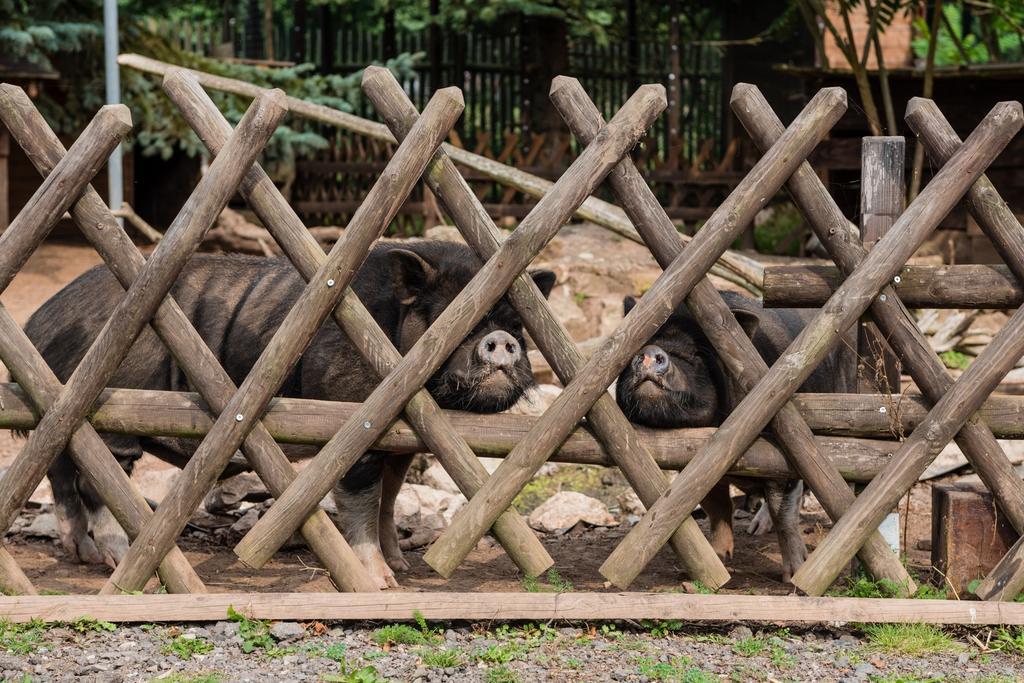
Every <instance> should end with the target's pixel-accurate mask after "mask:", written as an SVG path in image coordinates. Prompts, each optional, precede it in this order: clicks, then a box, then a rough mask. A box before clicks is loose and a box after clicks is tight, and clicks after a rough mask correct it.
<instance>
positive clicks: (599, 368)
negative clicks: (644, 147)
mask: <svg viewBox="0 0 1024 683" xmlns="http://www.w3.org/2000/svg"><path fill="white" fill-rule="evenodd" d="M556 97H557V95H556ZM845 105H846V96H845V93H844V92H843V91H842V90H841V89H838V88H834V89H825V90H822V91H821V92H820V93H819V94H818V95H817V96H816V97H815V98H814V99H813V100H812V101H811V102H810V103H809V104H808V105H807V107H806V108H805V110H804V111H803V113H801V115H800V116H799V117H798V118H797V120H796V121H795V122H794V123H793V125H792V126H791V127H790V129H789V130H788V131H787V133H786V136H785V139H784V140H783V141H780V143H779V145H778V146H777V148H776V149H774V150H773V152H774V153H770V154H768V155H766V156H765V157H764V158H762V159H761V161H760V162H758V165H757V166H755V167H754V169H753V170H752V171H751V173H749V174H748V175H747V176H746V178H744V180H743V181H741V182H740V184H739V185H738V186H737V188H736V189H735V190H734V191H733V192H732V193H731V194H730V196H729V198H728V199H727V200H726V201H725V202H724V203H723V204H722V205H721V206H720V207H719V209H718V210H717V211H716V212H715V214H714V215H713V216H712V217H711V218H710V219H709V221H708V223H707V224H705V228H702V229H701V230H700V232H698V233H697V236H695V237H694V238H693V240H691V241H690V245H689V247H687V249H686V252H685V256H684V257H681V258H678V259H676V261H674V262H673V263H672V266H671V267H669V268H668V269H667V270H666V271H665V272H664V273H663V274H662V275H661V277H659V278H658V280H657V281H656V282H655V283H654V285H653V286H652V287H651V288H650V289H649V290H648V291H647V293H646V294H644V296H643V298H641V300H640V302H639V303H638V304H637V305H636V307H635V308H634V309H633V310H632V311H630V313H629V315H627V316H626V318H625V320H624V321H623V322H622V323H621V324H620V325H619V326H618V327H617V328H616V330H615V331H614V332H613V333H612V334H611V335H610V336H609V338H608V340H607V341H606V342H605V343H604V344H603V345H602V346H601V347H600V348H599V349H598V350H597V351H596V352H595V353H594V355H592V356H591V357H590V359H589V360H588V361H587V363H586V365H584V367H583V368H582V369H581V370H580V372H579V373H578V374H577V376H576V379H575V380H573V382H571V383H570V384H569V386H567V387H566V389H565V391H564V392H562V394H561V395H560V396H559V397H558V398H557V399H556V400H555V402H554V403H553V404H552V405H551V406H550V407H549V408H548V410H547V411H546V412H545V413H544V416H543V417H542V418H541V419H540V420H539V421H538V422H537V424H536V425H535V426H534V428H533V429H532V430H531V431H530V433H529V434H528V435H527V436H526V438H524V439H523V440H522V441H521V442H520V443H519V444H518V445H517V446H516V449H515V450H514V451H513V452H512V453H510V454H509V456H508V458H506V459H505V461H504V462H503V463H502V464H501V465H500V466H499V467H498V470H497V471H496V472H495V473H494V475H493V476H492V477H491V478H490V479H489V480H488V481H487V484H486V485H485V486H484V488H483V489H481V491H480V493H478V494H477V495H476V496H475V497H474V498H473V499H472V500H471V501H469V504H468V505H467V506H466V507H464V508H463V509H462V510H460V511H459V512H458V513H456V515H455V517H454V518H453V520H452V524H451V526H449V528H448V530H447V531H446V532H445V533H444V534H443V535H442V536H441V538H440V539H439V540H438V541H437V542H436V543H435V544H434V546H433V547H432V548H431V549H430V552H432V553H436V554H437V556H441V555H443V554H446V553H450V554H451V555H452V556H453V559H455V560H457V561H460V562H461V561H462V559H464V558H465V556H466V555H467V554H468V553H469V551H470V550H471V549H472V548H473V546H474V545H475V544H476V542H477V540H478V539H479V538H480V536H482V535H483V533H484V532H486V530H487V526H488V525H489V524H490V522H491V520H493V515H494V514H495V512H497V511H498V510H499V509H500V507H501V506H503V505H508V503H509V502H511V501H512V500H513V499H514V498H515V496H516V494H517V493H518V492H519V491H520V490H521V489H522V487H523V486H524V485H525V484H526V483H527V482H528V481H529V480H530V478H531V477H532V476H533V475H534V473H535V472H536V471H537V469H538V468H539V467H540V466H541V465H542V464H543V463H544V461H545V460H547V457H548V456H549V455H550V454H551V453H552V452H553V451H554V450H555V448H557V447H558V445H559V444H560V443H561V442H562V441H563V440H564V439H565V437H566V436H567V435H568V434H569V433H570V432H571V431H572V429H573V427H574V426H575V424H576V423H577V422H578V421H579V420H580V418H581V417H583V415H584V414H586V412H587V411H588V410H589V409H590V408H591V406H592V405H593V404H594V403H595V402H596V401H597V399H598V398H599V397H600V396H601V394H603V393H604V392H605V390H606V388H607V387H608V385H609V384H611V382H612V381H613V380H614V379H615V377H616V376H617V375H618V374H619V372H620V370H621V369H622V368H623V367H624V366H625V365H626V363H627V362H628V361H629V359H630V358H632V356H633V355H634V354H635V353H636V352H637V351H638V350H639V349H640V347H641V346H643V345H644V344H645V343H647V340H649V339H650V338H651V337H652V336H653V335H654V333H655V332H656V331H657V330H658V328H660V327H661V325H662V324H663V323H664V322H665V320H666V319H667V318H668V317H669V315H670V314H671V312H672V311H673V310H675V308H676V306H678V305H679V303H681V301H682V299H683V297H684V296H685V295H686V294H688V293H689V292H690V290H691V289H692V288H693V286H694V285H695V284H696V283H697V282H698V281H699V280H700V279H701V278H702V277H703V276H704V274H705V273H706V272H707V271H708V269H709V268H710V267H711V264H712V263H714V261H715V260H716V259H717V258H718V256H719V255H720V254H721V253H722V252H723V251H724V250H725V249H726V247H728V246H729V244H730V243H731V242H732V240H733V239H735V237H736V236H737V235H738V234H739V232H740V231H741V230H742V229H743V228H744V227H745V226H746V225H747V224H748V223H749V221H750V220H752V219H753V216H754V214H755V213H756V212H757V211H758V210H760V208H761V207H762V206H764V204H765V202H767V200H768V199H769V198H770V197H771V196H772V195H773V194H774V193H775V192H776V191H777V189H778V188H779V187H781V186H782V183H783V182H784V181H785V179H786V178H787V177H788V176H789V175H790V174H791V173H792V172H793V169H795V168H796V166H797V165H798V163H799V161H800V160H802V159H803V158H804V156H806V155H807V154H810V151H811V149H813V147H814V145H816V144H817V142H818V141H819V140H820V139H821V137H822V136H823V135H824V133H825V131H827V130H828V129H829V128H830V127H831V126H832V125H833V124H834V123H835V121H836V120H837V119H838V118H839V116H840V115H841V114H842V111H843V110H844V108H845ZM601 142H602V136H601V134H598V136H597V138H596V140H595V141H594V143H592V144H591V145H589V146H588V147H587V148H586V149H585V150H584V152H583V155H582V156H581V157H580V158H581V159H582V158H584V156H586V155H588V154H591V153H593V152H594V150H599V149H600V143H601ZM618 160H619V158H618V157H616V159H615V163H616V165H617V162H618ZM565 177H566V176H563V177H562V180H564V179H565ZM559 182H562V181H559ZM520 229H522V228H521V227H520ZM517 232H518V231H517ZM513 238H514V235H513V237H512V238H509V241H508V242H506V245H507V244H509V243H510V242H511V241H512V239H513ZM766 422H767V420H766ZM762 426H763V425H762ZM688 469H689V468H688ZM677 479H678V477H677ZM719 479H721V476H720V475H719V476H718V477H717V478H716V479H715V481H716V482H717V481H718V480H719ZM709 488H710V487H709ZM669 490H670V491H671V490H672V487H671V486H670V487H669ZM705 493H706V491H705ZM660 500H664V496H663V497H662V498H661V499H660ZM654 507H657V504H655V506H654ZM695 507H696V503H695V504H694V505H692V506H690V507H689V508H687V509H686V510H685V511H684V510H682V509H681V508H680V509H679V510H677V511H679V512H682V513H683V514H682V515H681V516H680V517H679V518H678V520H677V523H676V524H675V525H673V526H672V528H671V529H668V530H667V531H668V533H667V534H666V535H665V539H666V540H667V539H668V537H669V536H671V535H672V533H673V532H674V531H675V530H676V529H677V528H678V527H679V524H681V523H682V522H683V521H684V520H685V519H686V517H687V516H688V515H689V514H690V511H692V510H693V509H694V508H695ZM651 509H653V507H652V508H651ZM659 547H660V546H659Z"/></svg>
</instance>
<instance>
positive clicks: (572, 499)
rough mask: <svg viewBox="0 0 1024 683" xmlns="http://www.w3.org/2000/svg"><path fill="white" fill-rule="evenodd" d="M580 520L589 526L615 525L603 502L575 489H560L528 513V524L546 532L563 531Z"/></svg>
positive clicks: (615, 522)
mask: <svg viewBox="0 0 1024 683" xmlns="http://www.w3.org/2000/svg"><path fill="white" fill-rule="evenodd" d="M580 522H584V523H585V524H589V525H590V526H616V525H617V524H618V522H617V521H616V520H615V517H614V516H612V514H611V513H610V512H608V508H607V507H606V506H605V504H604V503H602V502H601V501H599V500H597V499H596V498H591V497H590V496H585V495H583V494H582V493H577V492H575V491H562V492H560V493H556V494H555V495H553V496H551V497H550V498H548V499H547V500H546V501H544V502H543V503H542V504H541V505H540V506H539V507H538V508H537V509H536V510H534V511H533V512H532V513H530V518H529V523H530V526H531V527H533V528H534V529H537V530H538V531H544V532H547V533H563V532H565V531H567V530H569V529H571V528H573V527H574V526H576V525H577V524H579V523H580Z"/></svg>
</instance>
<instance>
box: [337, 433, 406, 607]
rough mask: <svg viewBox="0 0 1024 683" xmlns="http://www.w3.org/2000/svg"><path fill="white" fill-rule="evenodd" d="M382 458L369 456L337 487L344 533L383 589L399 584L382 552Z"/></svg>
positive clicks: (371, 454)
mask: <svg viewBox="0 0 1024 683" xmlns="http://www.w3.org/2000/svg"><path fill="white" fill-rule="evenodd" d="M382 461H383V458H382V456H381V454H379V453H367V454H365V455H364V456H363V457H362V458H360V459H359V461H358V462H357V463H356V464H355V465H354V466H353V467H352V469H351V470H349V472H348V474H346V475H345V476H344V477H343V478H342V480H341V481H340V482H338V484H337V485H336V486H335V487H334V503H335V505H337V507H338V520H339V522H340V523H341V530H342V533H344V534H345V539H346V540H347V541H348V542H349V544H351V546H352V550H353V551H354V552H355V554H356V556H357V557H358V558H359V561H360V562H362V563H363V566H364V567H366V571H367V572H369V574H370V576H371V577H372V578H373V579H374V580H375V581H376V582H377V587H378V588H380V589H381V590H384V589H386V588H397V587H398V582H397V581H396V580H395V574H394V572H392V571H391V567H389V566H388V563H387V561H386V560H385V559H384V555H383V553H381V550H380V534H379V524H380V497H381V468H382Z"/></svg>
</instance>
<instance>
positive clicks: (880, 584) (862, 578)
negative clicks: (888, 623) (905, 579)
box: [827, 574, 901, 598]
mask: <svg viewBox="0 0 1024 683" xmlns="http://www.w3.org/2000/svg"><path fill="white" fill-rule="evenodd" d="M900 593H901V591H900V586H899V585H898V584H896V583H894V582H893V581H890V580H889V579H879V580H878V581H876V580H875V579H873V578H871V577H870V576H867V575H866V574H858V575H856V576H849V577H847V578H846V580H845V584H844V585H842V586H841V587H840V588H835V589H832V590H830V591H828V593H827V595H831V596H833V597H840V598H895V597H898V596H899V595H900Z"/></svg>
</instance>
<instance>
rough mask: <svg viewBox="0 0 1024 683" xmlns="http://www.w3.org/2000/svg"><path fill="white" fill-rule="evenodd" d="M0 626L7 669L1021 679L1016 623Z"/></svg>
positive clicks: (483, 677)
mask: <svg viewBox="0 0 1024 683" xmlns="http://www.w3.org/2000/svg"><path fill="white" fill-rule="evenodd" d="M0 628H2V629H3V631H2V635H0V644H2V646H3V647H5V648H6V654H4V655H2V656H0V672H2V675H3V677H4V680H8V681H28V680H32V681H45V680H89V681H151V680H161V681H175V682H177V683H182V682H184V681H193V682H196V683H198V682H200V681H203V682H209V683H212V682H214V681H318V680H319V681H341V682H352V683H373V682H376V681H384V680H395V681H424V682H428V683H433V682H440V681H485V682H488V683H511V682H513V681H522V682H523V683H530V682H533V681H569V680H579V681H692V682H698V681H717V680H735V681H746V680H764V681H782V680H804V681H810V680H814V681H939V680H950V681H961V680H963V681H1018V680H1024V657H1022V656H1021V654H1020V653H1024V631H1016V632H1014V631H1005V630H999V629H997V630H995V631H991V630H988V629H975V630H971V631H967V630H957V631H946V632H945V633H943V632H942V631H940V630H938V629H933V628H931V627H921V626H919V625H916V626H911V627H881V629H880V630H876V631H870V630H869V631H861V630H856V629H849V628H847V629H825V628H817V629H811V630H806V629H805V630H795V629H780V628H777V627H763V628H757V627H754V628H752V627H749V626H743V625H740V626H732V627H724V628H720V629H719V628H713V627H707V628H700V629H698V628H697V627H693V626H687V627H683V626H682V625H681V624H679V623H671V622H662V623H659V624H622V623H603V624H598V625H579V624H572V625H564V624H562V625H559V624H551V625H536V624H505V625H493V624H492V625H468V626H467V625H451V626H449V627H445V626H444V625H433V624H431V625H429V626H426V625H423V626H417V625H412V626H404V625H400V626H380V625H370V624H362V625H356V626H352V625H329V624H320V623H312V624H297V623H290V622H279V623H274V624H267V623H264V622H253V621H245V622H242V623H239V622H235V621H222V622H217V623H213V624H204V625H182V626H168V625H152V624H143V625H138V626H122V627H116V628H115V627H114V626H113V625H112V624H104V623H102V622H94V621H89V620H86V621H82V622H79V623H77V624H72V625H64V626H59V627H53V628H49V629H44V628H43V627H41V626H31V625H30V626H21V627H16V626H11V625H9V624H5V625H3V626H2V627H0ZM869 628H870V627H869ZM876 628H879V627H876ZM396 641H397V642H396ZM986 643H987V645H988V647H986V646H985V644H986ZM893 647H895V648H896V650H893V649H892V648H893ZM994 647H1001V648H1002V649H1001V650H997V649H994ZM1013 648H1017V649H1016V652H1013V651H1012V649H1013ZM246 649H249V650H251V651H250V652H245V650H246Z"/></svg>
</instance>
